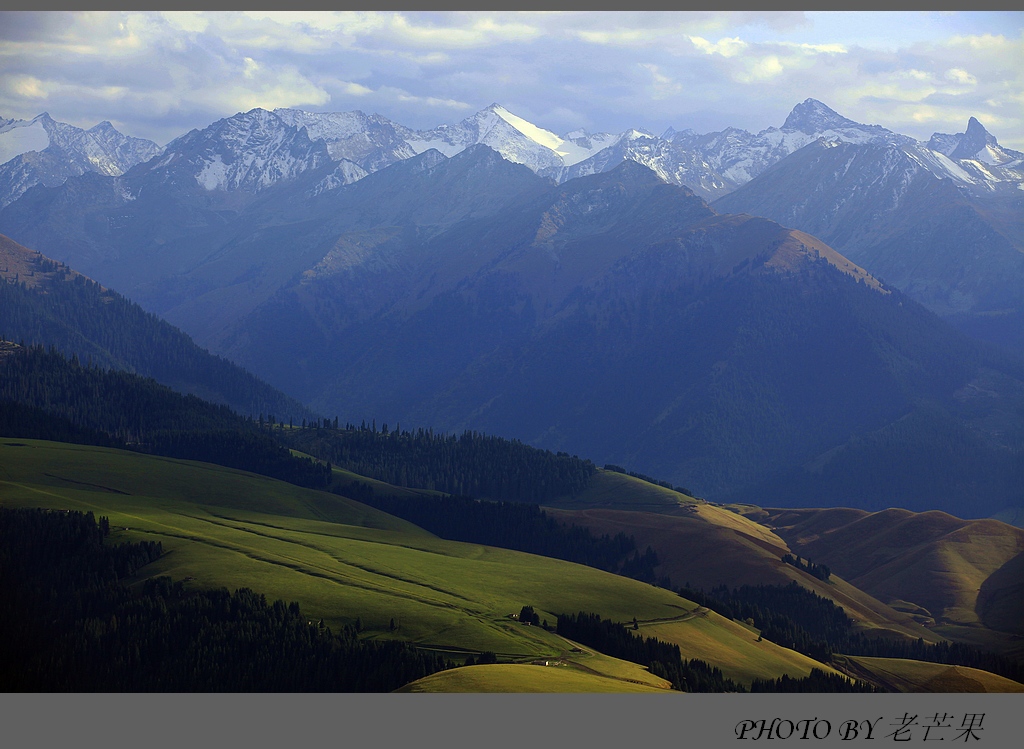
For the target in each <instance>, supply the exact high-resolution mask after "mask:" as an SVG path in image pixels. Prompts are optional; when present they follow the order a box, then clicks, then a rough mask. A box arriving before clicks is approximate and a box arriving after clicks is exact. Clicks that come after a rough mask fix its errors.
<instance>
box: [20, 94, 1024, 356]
mask: <svg viewBox="0 0 1024 749" xmlns="http://www.w3.org/2000/svg"><path fill="white" fill-rule="evenodd" d="M476 145H486V146H489V147H490V148H492V149H494V150H495V151H497V152H498V153H499V154H501V156H502V157H503V158H505V159H506V160H509V161H512V162H513V163H519V164H523V165H524V166H527V167H528V168H529V169H531V170H532V171H533V172H535V173H536V174H538V175H540V176H542V177H545V178H548V179H551V180H554V181H555V182H556V183H562V182H565V181H567V180H570V179H574V178H577V177H580V176H586V175H589V174H595V173H599V172H603V171H607V170H609V169H612V168H614V167H615V166H617V165H618V164H621V163H622V162H623V161H633V162H636V163H639V164H643V165H644V166H647V167H648V168H650V169H651V170H652V171H654V172H655V173H656V174H657V175H658V176H659V177H661V178H662V179H663V180H665V181H666V182H669V183H670V184H677V185H683V186H686V187H689V188H690V189H692V190H693V191H694V192H695V193H696V194H698V195H700V196H701V197H703V198H705V199H706V200H709V201H715V200H721V201H722V202H721V203H720V204H719V206H720V208H721V210H723V211H725V212H746V213H751V214H754V215H763V216H766V217H768V218H772V219H774V220H776V221H779V222H780V223H782V224H784V225H786V226H792V227H793V228H798V229H801V230H803V231H806V232H808V233H810V234H813V235H815V236H818V237H820V238H822V239H824V240H825V241H826V242H828V243H829V244H830V245H831V246H833V247H835V249H837V250H838V251H840V252H842V253H843V254H845V255H847V256H849V257H850V258H851V259H852V260H853V261H854V262H856V263H858V264H859V265H862V266H863V267H865V268H866V269H868V270H869V271H870V272H871V273H872V274H873V275H875V276H876V277H878V278H880V279H882V280H884V281H886V282H887V283H889V284H891V285H893V286H894V287H896V288H899V289H900V290H902V291H904V292H906V293H907V294H908V295H910V296H911V298H913V299H915V300H917V301H919V302H921V303H923V304H925V305H926V306H927V307H929V308H930V309H932V310H933V311H936V312H938V313H939V314H940V315H943V316H944V317H947V318H948V319H950V320H951V321H952V322H954V323H955V324H957V325H958V326H959V327H960V328H961V329H963V330H965V331H967V332H968V333H970V334H972V335H976V336H978V337H981V338H984V339H987V340H991V341H995V342H997V343H1000V344H1002V345H1007V346H1010V347H1011V348H1012V349H1014V350H1015V351H1018V352H1022V351H1024V333H1022V332H1021V331H1022V330H1024V311H1022V310H1024V302H1022V297H1021V294H1022V292H1021V289H1022V288H1024V260H1022V257H1024V230H1022V222H1021V220H1020V216H1021V215H1022V212H1024V202H1022V201H1024V193H1022V191H1021V190H1020V189H1019V188H1020V186H1021V185H1022V180H1024V166H1022V164H1024V162H1022V158H1024V154H1021V153H1019V152H1017V151H1013V150H1011V149H1007V148H1004V147H1002V146H1000V145H999V143H998V141H997V140H996V138H995V137H994V136H993V135H991V134H990V133H988V131H986V130H985V128H984V126H983V125H982V124H981V123H980V122H979V121H978V120H977V119H975V118H973V117H972V118H970V121H969V122H968V125H967V128H966V130H965V131H964V132H963V133H958V134H945V133H935V134H934V135H933V136H932V137H931V138H930V139H929V140H928V141H916V140H914V139H913V138H910V137H909V136H905V135H901V134H899V133H896V132H893V131H891V130H888V129H886V128H883V127H881V126H879V125H863V124H860V123H857V122H855V121H853V120H851V119H849V118H847V117H844V116H842V115H840V114H838V113H837V112H835V111H833V110H832V109H830V108H829V107H828V106H826V105H825V104H823V103H821V102H819V101H817V100H814V99H808V100H806V101H804V102H802V103H800V104H798V105H797V106H796V107H794V109H793V110H792V112H791V113H790V114H789V116H788V117H787V118H786V120H785V122H784V123H783V124H782V126H781V127H778V128H776V127H769V128H767V129H765V130H762V131H760V132H758V133H756V134H755V133H750V132H748V131H745V130H740V129H737V128H726V129H725V130H723V131H720V132H713V133H706V134H699V133H696V132H694V131H692V130H683V131H676V130H674V129H672V128H669V129H668V130H667V131H665V132H664V133H662V134H661V135H660V136H655V135H653V134H651V133H649V132H646V131H643V130H637V129H631V130H627V131H624V132H621V133H617V134H610V133H596V134H592V133H588V132H587V131H585V130H574V131H572V132H570V133H566V134H564V135H561V136H559V135H556V134H555V133H553V132H551V131H548V130H545V129H543V128H541V127H538V126H536V125H534V124H532V123H530V122H528V121H526V120H524V119H523V118H521V117H518V116H516V115H514V114H512V113H511V112H509V111H508V110H506V109H505V108H504V107H502V106H500V105H498V104H492V105H491V106H489V107H487V108H485V109H483V110H481V111H480V112H478V113H476V114H475V115H472V116H470V117H468V118H466V119H465V120H463V121H461V122H459V123H456V124H453V125H442V126H439V127H436V128H433V129H431V130H421V131H417V130H413V129H410V128H408V127H405V126H404V125H401V124H399V123H396V122H393V121H391V120H388V119H387V118H385V117H382V116H381V115H377V114H374V115H367V114H364V113H363V112H359V111H354V112H335V113H321V112H305V111H302V110H297V109H277V110H274V111H273V112H271V111H267V110H263V109H254V110H251V111H249V112H246V113H239V114H237V115H234V116H233V117H229V118H226V119H224V120H220V121H218V122H216V123H213V124H212V125H210V126H209V127H207V128H204V129H202V130H195V131H192V132H190V133H187V134H185V135H183V136H181V137H180V138H177V139H175V140H174V141H172V142H171V143H169V144H168V145H167V146H166V147H165V148H164V149H162V151H161V149H159V148H158V147H157V146H156V145H155V144H153V143H151V142H149V141H142V140H138V139H132V138H127V137H126V136H123V135H121V134H120V133H117V131H116V130H113V128H112V127H111V126H110V124H109V123H103V124H101V125H97V126H96V127H95V128H93V129H92V130H89V131H83V130H80V129H79V128H74V127H73V126H70V125H65V124H63V123H56V122H54V121H53V120H52V119H51V118H50V117H49V116H48V115H45V114H43V115H40V116H39V117H36V118H35V119H33V120H31V121H14V120H12V121H4V124H3V125H2V126H0V159H3V158H4V157H5V156H7V157H10V156H12V155H13V156H14V157H13V158H10V160H9V161H7V162H6V163H4V164H3V166H2V167H0V187H2V188H3V189H0V206H4V205H8V204H10V203H12V202H13V201H14V200H16V199H17V198H18V197H20V196H21V195H22V194H24V192H25V191H26V190H27V189H28V188H29V187H31V186H33V185H36V184H40V185H44V186H50V187H53V186H56V185H59V184H61V183H62V182H63V181H64V180H65V179H66V178H67V177H68V176H74V175H83V174H87V173H88V174H103V175H114V176H118V175H125V178H124V179H123V180H119V181H118V180H115V181H114V182H112V183H111V184H110V185H109V186H106V187H103V188H102V190H104V191H107V192H108V193H109V195H108V197H107V200H108V202H109V204H110V206H109V207H110V208H111V209H112V210H114V211H116V210H117V208H118V207H124V206H126V205H127V203H129V202H132V201H134V200H136V199H137V198H138V197H139V195H140V194H141V191H142V189H143V186H144V185H145V189H146V190H147V191H148V192H149V193H153V192H154V191H156V192H157V193H159V194H163V191H165V190H167V189H170V190H172V191H176V190H182V191H185V192H189V191H190V188H193V187H194V188H200V189H198V190H191V192H193V193H194V194H192V195H191V196H190V197H189V198H188V199H187V201H186V202H188V203H189V204H190V208H189V210H190V211H194V210H197V209H200V206H202V207H203V208H202V209H203V210H205V211H206V214H205V215H202V216H197V215H191V214H190V215H189V216H188V217H185V216H183V215H180V214H176V215H175V219H176V222H177V223H181V222H182V221H184V222H185V223H186V224H187V225H190V226H191V227H192V228H193V229H194V228H197V227H198V226H202V225H206V226H208V227H211V228H212V225H213V224H216V222H217V221H218V220H219V218H220V217H222V216H224V215H225V212H227V213H229V214H230V213H232V212H237V211H238V209H239V208H240V207H241V206H243V205H247V204H248V203H249V202H251V201H252V200H255V199H256V196H258V195H260V194H262V193H263V192H265V191H266V190H267V189H268V188H270V187H272V186H275V185H281V186H283V185H289V187H290V189H294V188H295V187H297V186H298V184H300V183H301V185H302V189H303V190H304V191H305V193H306V195H307V197H309V196H315V195H318V194H320V193H323V192H331V191H335V190H339V189H342V188H344V187H346V186H347V185H351V184H353V183H354V182H357V181H359V180H361V179H364V178H365V177H366V176H368V175H369V174H372V173H374V172H376V171H379V170H380V169H384V168H387V167H389V166H391V165H394V164H397V163H399V162H401V161H403V160H406V159H410V158H413V157H415V156H418V155H421V154H424V153H426V152H427V151H435V152H437V153H440V154H442V155H444V156H446V157H449V158H450V157H452V156H454V155H456V154H458V153H461V152H462V151H463V150H465V149H467V148H469V147H472V146H476ZM133 167H134V170H133V171H132V172H131V174H130V175H128V174H127V172H128V171H129V169H132V168H133ZM312 174H315V175H316V179H315V180H312V181H310V180H309V179H308V176H309V175H312ZM300 176H303V177H304V178H303V179H302V180H300V179H299V178H300ZM193 180H194V184H193ZM156 183H160V186H159V187H158V186H157V184H156ZM92 184H93V185H95V183H92ZM88 189H89V190H92V189H93V188H92V187H90V188H88ZM71 194H74V195H75V197H74V199H75V200H78V199H80V198H81V195H80V194H79V191H78V189H77V188H73V189H72V192H71ZM68 199H70V194H69V196H68ZM175 202H180V201H172V204H173V203H175ZM33 210H35V209H33ZM137 212H138V209H137V207H136V208H134V209H128V210H126V211H124V213H125V214H127V215H132V214H135V213H137ZM31 220H32V218H31V216H26V217H24V218H21V219H19V218H17V217H16V216H11V217H3V218H2V219H0V231H6V232H7V233H8V234H10V235H12V236H16V237H20V238H21V239H23V240H24V241H26V242H28V243H29V244H40V242H38V241H37V240H42V239H44V237H42V236H38V237H37V236H35V235H33V234H31V233H25V234H19V231H23V227H22V226H19V224H21V223H22V222H29V221H31ZM94 220H99V221H100V222H101V224H102V223H106V224H108V225H110V224H113V226H110V227H109V228H114V229H115V230H123V228H124V227H121V226H118V223H119V222H120V221H121V220H122V219H121V218H120V217H119V216H118V215H116V213H115V215H108V216H105V217H104V218H102V219H94ZM153 220H156V221H157V222H160V221H161V217H155V218H151V219H150V221H153ZM105 228H108V227H103V226H101V225H90V226H89V227H86V228H85V232H81V233H84V234H85V235H88V234H90V233H91V234H93V235H95V234H96V233H97V231H99V236H98V237H96V238H97V239H99V240H100V241H102V242H107V241H108V240H109V239H114V242H115V244H116V243H117V239H118V238H117V237H116V236H115V237H109V236H106V235H105V233H104V232H103V231H102V229H105ZM162 232H163V228H162V229H161V232H158V234H161V233H162ZM116 233H117V232H116V231H115V234H116ZM45 239H46V241H44V242H43V243H42V244H45V245H46V246H51V247H54V248H55V250H57V249H59V248H60V245H61V243H60V242H56V243H54V242H50V241H48V240H49V238H48V237H47V238H45ZM83 239H85V237H78V238H76V239H75V242H76V243H80V242H81V241H82V240H83ZM155 239H156V241H157V242H159V241H161V240H164V241H166V237H163V236H157V237H156V238H155ZM87 241H88V240H87ZM80 249H84V248H80ZM91 252H93V253H94V252H96V250H91ZM107 252H109V250H107ZM89 254H90V251H87V252H86V255H85V256H82V255H80V254H68V255H67V256H66V257H65V258H64V259H66V260H68V261H70V262H72V263H73V264H75V265H76V267H79V268H80V269H82V270H83V271H84V272H87V273H94V274H97V273H98V274H99V275H100V276H104V272H105V271H104V270H103V269H102V267H101V266H100V265H99V264H93V258H92V257H89ZM164 271H165V273H164V275H165V276H177V275H179V274H181V273H182V272H184V268H183V267H182V264H181V263H179V264H177V265H176V266H172V267H165V268H164ZM111 272H112V275H111V276H110V278H109V280H110V281H111V283H113V284H114V285H115V286H116V287H117V288H120V289H121V290H123V291H125V292H127V293H130V294H132V295H133V296H137V297H138V298H139V299H140V301H143V302H144V303H145V304H146V305H147V306H149V307H150V308H151V309H154V310H156V311H159V312H163V310H164V309H165V306H163V304H162V303H161V302H160V301H159V300H157V299H152V298H150V296H149V294H148V292H147V290H146V289H144V288H140V289H138V290H137V289H136V285H137V283H138V282H137V280H136V275H137V274H136V273H135V271H134V270H133V271H132V272H128V273H125V274H123V276H122V275H121V274H119V273H118V272H117V270H114V269H112V270H111ZM195 332H197V333H198V331H195Z"/></svg>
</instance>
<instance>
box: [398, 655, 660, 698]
mask: <svg viewBox="0 0 1024 749" xmlns="http://www.w3.org/2000/svg"><path fill="white" fill-rule="evenodd" d="M636 669H637V671H638V672H639V671H641V668H640V666H637V667H636ZM644 673H646V672H644ZM637 675H640V674H639V673H638V674H637ZM648 676H650V674H648ZM651 678H656V677H651ZM666 689H668V685H667V682H666V686H664V687H657V686H654V685H653V684H648V683H643V682H640V681H639V680H636V681H634V680H631V679H623V678H615V677H609V676H606V675H604V674H602V673H591V672H589V671H585V670H582V669H581V668H580V667H578V666H577V665H576V664H574V663H566V662H559V663H558V664H557V665H553V666H552V665H548V666H541V665H539V664H537V665H533V664H510V663H495V664H490V665H484V666H469V667H468V668H456V669H453V670H451V671H445V672H443V673H437V674H432V675H431V676H428V677H425V678H423V679H418V680H417V681H414V682H412V683H411V684H407V685H406V686H404V687H402V688H401V689H399V690H397V691H399V692H453V693H487V692H502V693H508V692H517V693H526V692H540V693H551V692H563V693H564V692H571V693H664V692H665V690H666Z"/></svg>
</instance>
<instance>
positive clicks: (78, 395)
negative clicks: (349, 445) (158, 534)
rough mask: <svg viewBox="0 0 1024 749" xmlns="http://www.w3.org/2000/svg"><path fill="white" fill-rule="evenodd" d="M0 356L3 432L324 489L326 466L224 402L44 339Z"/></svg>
mask: <svg viewBox="0 0 1024 749" xmlns="http://www.w3.org/2000/svg"><path fill="white" fill-rule="evenodd" d="M4 351H5V354H4V355H3V356H0V373H2V375H3V376H2V378H0V418H2V419H4V420H3V421H0V435H3V436H7V437H22V438H36V439H52V440H61V439H68V440H69V441H74V442H81V443H85V444H94V445H100V446H104V447H124V448H127V449H132V450H137V451H139V452H147V453H152V454H155V455H164V456H167V457H173V458H183V459H186V460H201V461H204V462H207V463H216V464H218V465H223V466H227V467H229V468H238V469H241V470H245V471H252V472H254V473H260V474H263V475H266V476H271V477H273V478H279V479H282V480H284V481H288V482H290V483H294V484H298V485H300V486H306V487H312V488H318V489H323V488H325V487H326V486H327V483H328V478H329V476H330V468H329V466H325V465H323V464H322V463H318V462H316V461H312V460H310V459H308V458H297V457H295V456H293V455H292V454H291V453H290V452H289V451H288V450H287V449H286V448H285V447H283V446H282V445H280V444H279V443H278V442H276V441H275V440H274V439H273V438H272V437H271V436H270V435H268V434H266V433H265V432H263V431H261V430H260V429H259V426H258V424H256V423H254V422H253V421H252V420H250V419H244V418H242V417H240V416H238V415H237V414H235V413H234V412H233V411H232V410H231V409H230V408H228V407H227V406H224V405H214V404H212V403H209V402H207V401H204V400H201V399H200V398H197V397H196V396H194V395H181V394H180V393H176V392H174V391H173V390H171V389H170V388H168V387H166V386H164V385H161V384H159V383H158V382H156V380H153V379H150V378H144V377H140V376H139V375H134V374H130V373H128V372H125V371H121V370H110V369H104V368H101V367H99V366H96V365H83V364H82V363H81V362H80V361H79V360H78V358H77V357H76V356H73V357H72V358H71V359H70V360H68V359H66V358H65V357H64V356H63V355H62V354H60V353H58V352H56V351H54V350H49V351H48V350H45V349H44V348H43V347H42V346H29V347H25V348H23V347H12V346H11V344H7V345H6V348H5V349H4Z"/></svg>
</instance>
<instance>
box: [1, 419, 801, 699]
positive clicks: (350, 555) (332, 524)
mask: <svg viewBox="0 0 1024 749" xmlns="http://www.w3.org/2000/svg"><path fill="white" fill-rule="evenodd" d="M0 503H2V504H3V505H4V506H7V507H46V508H51V509H69V510H80V511H84V512H88V511H91V512H93V513H94V514H95V515H96V516H97V517H99V516H107V517H108V518H109V521H110V525H111V528H112V533H111V538H110V540H111V542H114V543H116V542H117V541H121V540H132V541H135V540H150V541H160V542H161V543H162V544H163V549H164V552H165V553H164V555H163V557H161V558H160V559H159V560H157V561H156V562H154V563H153V564H151V565H149V566H147V567H146V568H144V570H143V573H144V575H145V576H146V577H151V576H155V575H169V576H170V577H172V578H173V579H176V580H185V581H186V582H187V583H188V584H189V585H195V586H202V587H226V588H228V589H229V590H234V589H236V588H240V587H248V588H251V589H253V590H256V591H257V592H260V593H263V594H265V595H266V597H267V599H268V600H275V599H278V598H280V599H284V600H285V601H298V602H299V604H300V605H301V606H302V610H303V612H304V613H306V614H307V615H308V616H309V617H310V618H311V619H313V620H316V619H320V618H322V619H323V620H324V622H325V623H326V624H327V625H329V626H331V627H338V626H340V625H342V624H346V623H349V624H350V623H354V622H355V621H356V620H357V619H358V620H359V622H360V624H361V626H362V628H363V636H364V637H370V638H400V639H403V640H407V641H410V642H413V643H415V644H417V645H419V646H421V647H425V648H429V649H436V650H438V651H440V652H445V653H448V654H450V655H452V656H453V657H455V658H458V656H459V654H465V653H467V652H471V653H478V652H482V651H492V652H495V653H497V654H498V655H499V657H501V658H502V659H503V660H505V659H509V660H519V659H521V660H524V661H532V660H535V659H540V658H542V659H557V658H560V657H562V656H563V654H564V652H565V650H566V645H565V640H564V639H563V638H561V637H559V636H558V635H556V634H554V633H553V632H549V631H546V630H545V629H544V628H542V627H531V626H527V625H524V624H520V623H519V622H518V621H516V620H515V619H514V618H513V617H512V616H511V615H512V614H514V613H517V612H518V611H519V609H520V607H521V606H523V605H524V604H529V605H532V606H533V607H534V608H535V609H536V611H537V612H538V614H539V615H540V616H541V618H542V619H547V620H549V621H550V622H551V623H552V624H553V623H554V621H555V619H556V616H557V614H558V613H563V612H576V611H594V612H599V613H600V614H601V615H602V616H606V617H610V618H612V619H614V620H616V621H623V622H625V621H631V620H632V619H633V618H634V617H636V618H637V619H638V621H639V622H640V624H641V627H647V626H652V627H656V631H657V632H659V633H662V632H664V633H666V636H667V635H668V634H671V635H672V636H673V637H674V638H677V639H679V640H680V641H687V640H692V639H693V637H696V636H697V634H698V633H699V635H700V640H699V641H700V642H703V643H706V644H707V647H706V648H704V646H701V648H695V649H694V650H693V652H692V653H688V654H687V655H688V656H689V657H697V658H701V659H707V660H708V661H709V662H710V663H711V664H712V665H718V664H717V663H716V662H715V658H716V657H719V655H720V654H723V653H724V654H732V653H737V652H744V649H747V650H750V644H749V643H748V642H747V641H750V642H753V641H754V640H756V634H755V633H753V632H751V631H750V630H748V629H746V628H744V627H741V626H739V625H734V624H733V623H731V622H727V621H726V620H724V619H721V617H705V616H695V615H694V614H695V613H696V612H697V607H696V605H695V604H693V603H692V602H690V601H687V600H685V599H683V598H680V597H679V596H676V595H675V594H673V593H671V592H670V591H667V590H664V589H661V588H656V587H654V586H651V585H647V584H645V583H641V582H638V581H635V580H631V579H628V578H624V577H620V576H617V575H612V574H609V573H605V572H601V571H599V570H595V569H592V568H589V567H584V566H581V565H576V564H570V563H567V562H562V561H559V560H554V559H549V558H546V557H539V556H535V555H530V554H523V553H520V552H514V551H508V550H504V549H496V548H491V547H485V546H480V545H476V544H466V543H457V542H450V541H444V540H441V539H438V538H436V537H434V536H432V535H430V534H428V533H426V532H425V531H423V530H421V529H419V528H417V527H416V526H413V525H411V524H409V523H406V522H404V521H401V520H398V519H396V518H394V517H392V516H390V515H386V514H384V513H381V512H378V511H376V510H373V509H372V508H369V507H367V506H365V505H362V504H360V503H357V502H354V501H352V500H348V499H345V498H343V497H339V496H336V495H332V494H327V493H324V492H316V491H312V490H306V489H302V488H299V487H295V486H292V485H290V484H286V483H283V482H280V481H275V480H273V479H268V478H265V477H261V476H256V475H254V474H249V473H245V472H242V471H237V470H232V469H226V468H221V467H218V466H212V465H209V464H203V463H195V462H189V461H180V460H174V459H168V458H159V457H152V456H146V455H140V454H135V453H130V452H125V451H120V450H114V449H107V448H96V447H88V446H80V445H69V444H63V443H54V442H43V441H33V440H14V439H4V440H0ZM392 622H393V625H392ZM392 627H393V628H392ZM645 634H647V633H645ZM650 634H651V635H653V634H655V630H652V631H651V632H650ZM760 645H763V647H760V648H755V649H754V650H750V652H749V653H748V657H747V659H746V661H745V662H746V663H747V665H746V666H744V668H745V669H747V670H749V669H750V668H751V666H750V665H749V664H750V663H756V664H757V666H756V673H757V674H758V675H762V674H763V675H772V676H775V677H777V676H780V675H782V674H784V673H788V674H790V675H792V676H802V675H804V674H805V673H806V672H807V669H808V666H807V665H806V664H804V663H803V660H805V659H802V657H800V656H797V657H796V660H797V661H800V662H799V663H797V662H795V661H794V656H796V654H794V653H792V652H791V651H788V650H784V649H782V648H777V647H776V646H772V645H770V643H761V644H760ZM702 648H703V649H706V651H707V652H699V651H700V650H701V649H702ZM598 660H601V661H604V660H605V659H604V658H603V657H601V658H599V659H598ZM607 660H611V661H614V659H607ZM594 662H596V661H594V660H593V658H592V659H591V661H590V663H594ZM585 665H586V664H585ZM722 665H723V670H724V669H725V666H726V665H728V664H722ZM590 668H591V669H593V670H597V671H599V672H601V670H602V669H604V671H607V670H608V668H609V667H608V666H607V665H605V666H602V669H594V667H593V666H590ZM616 668H625V669H627V670H629V671H630V672H632V671H633V670H634V668H635V667H634V666H632V665H629V664H622V665H620V666H616ZM539 670H540V669H538V671H539ZM730 672H731V673H734V674H736V676H737V677H740V678H742V677H744V676H745V675H746V674H745V672H744V671H743V669H739V670H737V669H734V668H732V667H731V666H730V668H729V672H727V674H726V675H730ZM630 678H632V677H630ZM641 681H642V680H641ZM556 691H558V690H556Z"/></svg>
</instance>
